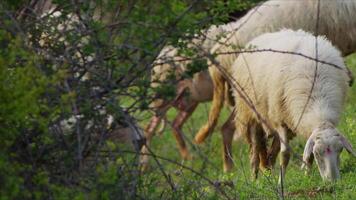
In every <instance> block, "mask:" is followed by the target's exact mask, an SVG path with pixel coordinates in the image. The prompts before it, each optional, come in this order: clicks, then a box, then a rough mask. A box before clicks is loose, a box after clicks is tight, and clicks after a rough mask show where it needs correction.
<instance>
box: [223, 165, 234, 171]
mask: <svg viewBox="0 0 356 200" xmlns="http://www.w3.org/2000/svg"><path fill="white" fill-rule="evenodd" d="M232 168H233V165H232V164H224V172H225V173H229V172H231V171H232Z"/></svg>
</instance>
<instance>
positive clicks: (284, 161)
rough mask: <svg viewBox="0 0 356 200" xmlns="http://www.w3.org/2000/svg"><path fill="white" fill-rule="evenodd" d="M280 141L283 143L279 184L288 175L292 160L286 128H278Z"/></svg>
mask: <svg viewBox="0 0 356 200" xmlns="http://www.w3.org/2000/svg"><path fill="white" fill-rule="evenodd" d="M277 131H278V134H279V139H280V143H281V158H280V165H281V176H280V177H279V183H280V184H281V183H282V181H283V182H284V177H285V174H286V170H287V166H288V163H289V158H290V149H289V138H288V135H287V130H286V129H285V128H284V127H280V128H278V130H277Z"/></svg>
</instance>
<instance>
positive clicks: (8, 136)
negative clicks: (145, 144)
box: [0, 0, 356, 200]
mask: <svg viewBox="0 0 356 200" xmlns="http://www.w3.org/2000/svg"><path fill="white" fill-rule="evenodd" d="M259 1H261V0H228V1H225V0H199V1H189V0H169V1H167V0H157V1H146V0H124V1H116V0H90V1H68V0H63V1H60V0H52V1H50V0H15V1H14V0H3V1H1V2H0V82H1V85H0V200H7V199H78V200H79V199H224V198H227V199H235V198H236V199H252V198H256V199H271V198H278V197H279V196H280V191H279V188H278V185H277V177H278V168H277V169H276V170H274V171H272V172H271V173H265V174H263V175H260V178H259V179H258V180H257V181H253V180H252V179H251V178H250V172H249V164H248V163H249V161H248V148H247V146H246V145H245V143H244V142H242V141H239V142H237V143H236V144H234V158H235V162H236V163H235V166H236V171H235V172H233V173H229V174H224V173H223V172H222V159H221V148H222V147H221V136H220V134H219V133H218V131H216V133H214V135H213V136H212V137H211V138H210V140H209V141H208V142H207V143H206V144H204V145H202V146H197V145H194V144H192V143H191V142H190V143H189V141H192V138H193V134H194V133H195V132H196V131H197V130H198V128H199V127H200V125H201V124H202V123H203V122H204V121H205V120H206V117H207V113H208V107H209V104H204V105H200V107H199V108H198V110H197V111H196V112H195V113H194V115H193V117H192V118H191V119H190V121H189V122H188V124H187V125H186V126H185V128H184V133H185V135H186V137H187V141H188V143H189V144H190V145H189V148H190V150H191V151H192V152H193V155H194V158H193V159H192V160H191V161H186V162H184V163H181V159H180V156H179V153H178V150H177V148H176V143H175V140H174V138H173V137H172V134H171V130H170V129H168V128H167V129H166V130H165V132H164V134H163V135H161V136H157V137H155V138H154V140H153V145H152V150H153V154H154V155H155V156H153V157H155V158H154V159H151V165H150V166H151V167H150V169H149V171H148V172H146V173H141V172H140V170H139V166H138V163H137V156H138V154H137V151H135V149H134V148H132V147H131V146H129V145H127V144H120V143H117V141H116V140H115V139H113V138H111V137H110V133H112V132H113V131H114V130H116V129H118V128H121V127H126V126H128V125H131V124H134V123H135V122H136V121H137V122H138V124H139V125H140V126H141V127H144V126H145V125H146V124H147V123H148V119H149V117H150V116H151V115H152V114H151V113H152V112H151V111H150V110H149V104H150V103H151V102H152V100H153V99H155V98H157V96H160V95H161V96H165V97H167V98H169V97H171V98H172V97H173V96H174V90H173V89H172V86H174V84H175V83H174V82H172V83H171V84H170V85H168V84H166V85H168V87H166V88H156V89H153V88H151V87H150V73H149V72H150V69H151V67H152V63H153V61H154V59H155V58H156V57H157V55H158V53H159V52H160V50H161V49H162V47H163V46H165V45H173V46H175V47H177V48H179V49H180V52H181V54H182V55H184V56H185V57H187V58H188V59H192V60H193V61H194V62H192V64H191V65H190V66H189V69H188V73H187V76H188V77H189V76H191V75H192V73H193V72H195V71H199V70H202V69H203V68H204V67H206V64H204V63H205V62H204V60H201V58H200V59H197V58H195V56H196V55H195V52H194V51H192V50H191V49H189V48H187V41H189V40H191V39H192V38H194V37H196V36H197V35H199V34H201V31H200V30H202V29H204V28H207V27H209V26H210V25H211V24H222V23H226V22H228V21H231V20H234V18H233V17H236V16H240V15H241V14H243V13H244V12H245V11H246V10H247V9H248V8H250V7H252V6H253V5H255V4H256V3H258V2H259ZM51 3H53V4H51ZM348 64H349V66H351V68H352V70H353V72H354V74H356V56H351V57H350V58H348ZM355 94H356V86H355V85H354V86H353V87H352V88H351V92H350V97H349V99H348V104H347V106H346V107H345V113H344V116H343V119H342V123H341V124H340V129H341V130H342V131H343V133H345V135H346V136H347V137H348V138H350V141H351V142H352V143H353V144H354V146H355V145H356V144H355V142H356V141H355V139H354V138H355V136H356V121H355V119H356V117H355V113H356V106H355V105H354V104H353V103H354V102H356V95H355ZM226 113H227V111H226V112H225V114H224V116H223V118H224V117H227V116H226V115H227V114H226ZM173 115H175V111H174V110H173V109H172V110H170V112H169V113H168V119H169V120H170V119H172V116H173ZM109 116H113V118H114V122H113V123H112V124H110V125H108V119H109ZM133 118H135V119H133ZM221 120H223V119H221ZM292 145H293V150H294V151H295V152H296V154H295V155H300V154H301V152H302V149H303V142H301V141H297V140H296V141H294V142H293V144H292ZM341 162H342V167H341V169H342V177H343V179H342V180H341V181H340V182H338V183H337V184H336V185H328V184H323V183H322V181H321V179H320V177H319V174H318V172H317V170H316V169H313V173H312V174H311V175H310V176H304V175H303V172H302V171H301V170H299V166H300V161H299V160H298V159H297V156H295V157H294V158H293V159H292V163H291V165H290V168H289V172H288V174H287V182H286V185H285V191H286V192H285V195H286V198H293V199H294V198H300V199H303V198H314V197H317V198H320V199H325V198H326V199H328V198H330V199H352V198H355V197H356V186H355V184H354V183H355V180H356V174H355V166H356V161H355V159H354V158H352V157H350V156H349V155H347V154H345V153H344V154H343V156H342V160H341Z"/></svg>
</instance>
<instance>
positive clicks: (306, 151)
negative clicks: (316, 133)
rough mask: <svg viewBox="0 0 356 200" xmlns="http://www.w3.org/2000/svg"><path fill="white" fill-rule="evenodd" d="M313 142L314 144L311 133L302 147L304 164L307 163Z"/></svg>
mask: <svg viewBox="0 0 356 200" xmlns="http://www.w3.org/2000/svg"><path fill="white" fill-rule="evenodd" d="M314 144H315V142H314V137H313V135H311V136H310V137H309V139H308V141H307V143H306V145H305V147H304V153H303V161H304V163H305V164H309V160H310V158H311V156H312V153H313V147H314Z"/></svg>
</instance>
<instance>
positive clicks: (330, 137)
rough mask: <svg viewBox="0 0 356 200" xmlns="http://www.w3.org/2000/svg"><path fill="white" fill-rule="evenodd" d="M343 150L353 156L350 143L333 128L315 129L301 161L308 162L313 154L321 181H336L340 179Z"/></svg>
mask: <svg viewBox="0 0 356 200" xmlns="http://www.w3.org/2000/svg"><path fill="white" fill-rule="evenodd" d="M343 148H346V149H347V151H349V152H350V153H352V154H354V152H353V150H352V147H351V145H350V143H348V141H347V140H346V138H345V137H344V136H343V135H342V134H340V133H339V132H338V131H337V130H336V129H335V128H329V129H323V130H320V129H317V130H315V131H314V132H313V134H312V135H311V136H310V138H309V140H308V142H307V144H306V146H305V150H304V155H303V160H304V161H305V162H310V160H311V159H310V157H311V153H313V155H314V157H315V160H316V163H317V165H318V168H319V172H320V175H321V177H322V178H323V180H326V181H336V180H337V179H339V178H340V170H339V166H340V153H341V151H342V149H343Z"/></svg>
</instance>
